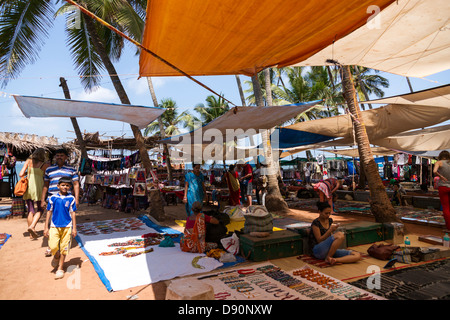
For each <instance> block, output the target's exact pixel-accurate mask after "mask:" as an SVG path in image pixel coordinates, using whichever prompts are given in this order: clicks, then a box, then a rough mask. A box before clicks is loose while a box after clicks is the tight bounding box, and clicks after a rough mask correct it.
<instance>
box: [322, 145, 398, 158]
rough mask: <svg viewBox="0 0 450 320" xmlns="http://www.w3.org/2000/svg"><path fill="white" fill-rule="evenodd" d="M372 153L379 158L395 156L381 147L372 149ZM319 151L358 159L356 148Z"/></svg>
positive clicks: (392, 151) (389, 150)
mask: <svg viewBox="0 0 450 320" xmlns="http://www.w3.org/2000/svg"><path fill="white" fill-rule="evenodd" d="M371 149H372V153H373V154H375V155H379V156H390V155H393V154H396V153H397V151H394V150H391V149H388V148H383V147H373V148H371ZM321 151H325V152H329V153H335V154H340V155H343V156H347V157H352V158H358V157H359V151H358V148H349V149H321Z"/></svg>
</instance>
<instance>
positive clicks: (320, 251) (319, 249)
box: [313, 235, 352, 260]
mask: <svg viewBox="0 0 450 320" xmlns="http://www.w3.org/2000/svg"><path fill="white" fill-rule="evenodd" d="M334 240H335V239H334V236H333V235H331V236H329V237H328V238H327V239H326V240H324V241H322V242H321V243H319V244H316V245H315V246H314V248H313V255H314V257H316V258H317V259H321V260H324V259H325V258H326V257H327V254H328V251H330V247H331V245H332V244H333V242H334ZM351 253H352V251H351V250H346V249H337V250H336V253H335V254H334V256H333V258H340V257H344V256H348V255H349V254H351Z"/></svg>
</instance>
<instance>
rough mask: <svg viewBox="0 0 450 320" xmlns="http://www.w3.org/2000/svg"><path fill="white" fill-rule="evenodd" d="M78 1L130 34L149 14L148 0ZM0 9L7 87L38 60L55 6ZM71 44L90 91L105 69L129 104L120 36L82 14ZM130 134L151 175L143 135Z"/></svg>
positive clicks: (24, 1) (156, 198)
mask: <svg viewBox="0 0 450 320" xmlns="http://www.w3.org/2000/svg"><path fill="white" fill-rule="evenodd" d="M57 3H59V0H57ZM79 3H80V4H81V5H82V6H84V7H85V8H88V10H89V11H91V12H93V13H94V14H95V15H97V16H99V17H101V18H102V19H103V20H105V21H107V22H108V23H111V24H112V25H115V26H116V27H117V28H119V29H121V30H123V31H124V32H129V33H130V34H131V32H137V30H138V29H139V28H141V29H142V28H143V19H142V12H145V8H146V1H145V0H129V1H125V0H117V1H106V0H83V1H80V2H79ZM69 8H71V6H70V5H69V4H67V3H65V4H63V5H62V6H61V7H60V8H59V10H58V13H59V14H61V13H63V12H66V11H67V10H68V9H69ZM0 11H1V12H2V16H1V17H0V42H1V43H2V44H3V45H2V46H1V48H0V75H1V76H2V78H4V81H3V85H6V84H7V82H8V81H9V80H10V79H12V78H14V77H16V76H17V75H18V74H19V73H20V72H21V71H22V70H23V68H24V67H25V66H26V65H27V64H29V63H32V62H34V61H35V60H36V59H37V56H38V53H39V50H40V45H41V44H42V43H43V42H44V38H46V37H47V36H48V33H47V30H48V29H49V28H50V27H51V26H52V24H53V16H54V8H53V7H52V6H51V4H50V1H49V0H35V1H28V0H17V1H6V0H0ZM140 13H141V15H139V14H140ZM123 20H127V21H129V26H128V27H127V28H123V27H121V26H123V25H121V24H120V21H123ZM68 45H69V49H70V51H71V54H72V56H73V58H74V63H75V66H76V68H77V70H78V73H79V74H80V76H82V77H81V78H82V83H83V84H84V86H85V88H86V89H87V90H90V89H92V88H94V87H95V86H96V85H98V84H99V81H100V77H99V75H100V70H101V69H103V68H105V69H106V70H107V72H108V74H109V76H110V78H111V80H112V83H113V85H114V88H115V90H116V92H117V94H118V96H119V98H120V101H121V102H122V104H130V100H129V98H128V95H127V93H126V91H125V89H124V88H123V85H122V83H121V81H120V78H119V77H118V76H117V72H116V69H115V67H114V65H113V64H112V61H115V60H117V59H119V58H120V55H121V52H122V49H123V40H122V39H120V37H119V36H117V35H115V34H113V32H111V31H109V29H107V28H105V27H103V26H101V25H100V24H99V23H97V22H96V21H93V20H92V18H91V17H89V16H88V15H86V14H85V13H83V14H82V15H81V16H80V21H79V28H78V29H77V28H75V30H72V31H70V30H69V31H68ZM131 130H132V131H133V135H134V137H135V139H136V146H137V148H138V149H139V152H140V156H141V161H142V163H143V165H144V167H145V168H146V170H147V171H150V170H151V169H152V164H151V162H150V158H149V156H148V151H147V148H146V147H145V143H144V138H143V136H142V132H141V131H140V130H139V128H138V127H137V126H135V125H131ZM151 197H152V199H151V200H152V201H151V203H152V213H153V214H155V217H156V218H160V217H161V215H163V214H164V209H163V206H162V201H161V197H160V195H159V192H156V193H152V194H151Z"/></svg>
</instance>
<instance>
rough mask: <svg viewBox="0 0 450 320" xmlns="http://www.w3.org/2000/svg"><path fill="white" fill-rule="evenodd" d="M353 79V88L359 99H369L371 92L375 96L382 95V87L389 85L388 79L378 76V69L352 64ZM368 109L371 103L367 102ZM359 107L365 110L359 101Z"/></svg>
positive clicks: (370, 107)
mask: <svg viewBox="0 0 450 320" xmlns="http://www.w3.org/2000/svg"><path fill="white" fill-rule="evenodd" d="M350 69H351V71H352V74H353V81H354V83H355V85H356V86H355V89H356V92H357V94H358V97H359V101H364V100H370V98H369V95H371V94H373V95H375V96H376V97H377V98H382V97H384V91H383V89H382V88H388V87H389V80H388V79H386V78H384V77H382V76H380V75H379V74H378V73H379V72H380V71H378V70H373V69H369V68H366V67H361V66H352V67H351V68H350ZM368 106H369V109H372V105H371V104H370V103H369V104H368ZM361 108H362V109H363V110H365V107H364V104H363V103H361Z"/></svg>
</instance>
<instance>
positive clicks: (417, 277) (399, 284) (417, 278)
mask: <svg viewBox="0 0 450 320" xmlns="http://www.w3.org/2000/svg"><path fill="white" fill-rule="evenodd" d="M380 276H381V278H380V282H379V286H375V288H374V289H372V290H369V289H368V287H367V283H368V280H369V282H374V281H373V280H371V279H369V277H367V278H364V279H360V280H357V281H354V282H351V284H352V285H354V286H355V287H358V288H361V289H364V290H367V291H369V292H371V293H374V294H376V295H379V296H383V297H385V298H386V299H389V300H436V299H439V300H450V259H443V260H439V261H434V262H430V263H426V264H422V265H420V266H415V267H409V268H402V269H397V270H393V271H390V272H386V273H381V274H380ZM371 277H372V279H373V276H371ZM374 284H375V282H374Z"/></svg>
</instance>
